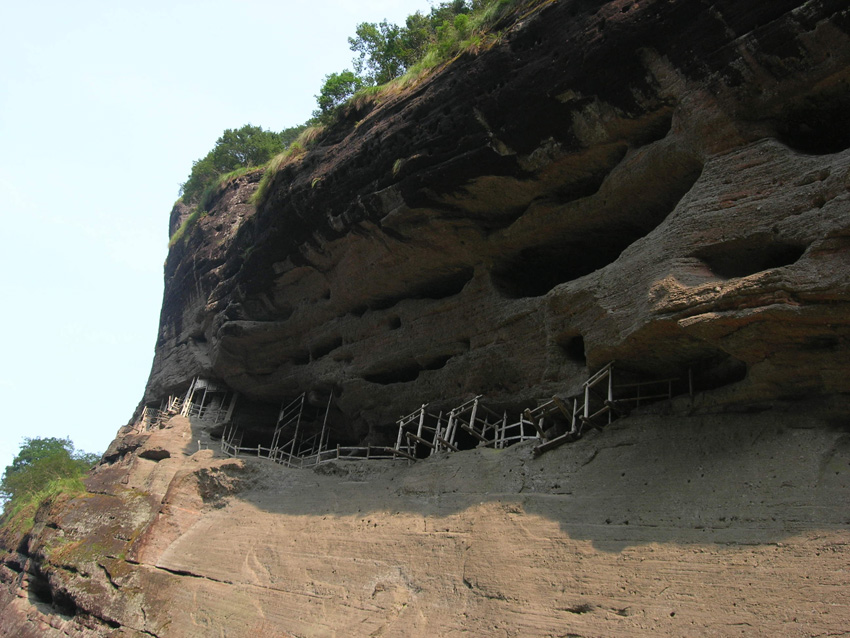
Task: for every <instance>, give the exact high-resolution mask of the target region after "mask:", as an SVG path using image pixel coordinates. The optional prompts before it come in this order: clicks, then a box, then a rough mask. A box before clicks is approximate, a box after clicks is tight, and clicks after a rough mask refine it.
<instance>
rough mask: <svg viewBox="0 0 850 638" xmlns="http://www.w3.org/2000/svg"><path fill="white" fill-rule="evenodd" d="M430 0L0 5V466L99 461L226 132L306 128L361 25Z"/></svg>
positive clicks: (150, 343)
mask: <svg viewBox="0 0 850 638" xmlns="http://www.w3.org/2000/svg"><path fill="white" fill-rule="evenodd" d="M429 8H430V5H429V2H428V0H359V1H357V2H352V1H351V0H312V1H311V2H282V1H280V0H209V1H203V2H201V1H196V0H167V1H164V0H148V1H147V2H141V3H140V2H128V1H125V0H108V1H107V0H101V1H86V0H78V1H76V2H68V1H67V0H62V1H58V0H29V1H28V2H6V3H4V4H3V5H2V9H0V60H2V61H0V237H2V246H0V276H2V297H0V303H2V312H0V335H2V351H0V471H2V468H4V467H5V466H6V465H8V464H9V463H10V462H11V460H12V458H13V457H14V455H15V453H16V452H17V450H18V447H19V445H20V443H21V441H22V439H23V437H26V436H28V437H36V436H58V437H64V436H70V437H71V439H72V440H73V441H74V443H75V444H76V445H77V447H78V448H81V449H84V450H86V451H89V452H103V451H104V450H105V449H106V447H107V445H108V444H109V442H110V441H111V440H112V439H113V437H114V436H115V433H116V431H117V430H118V428H119V427H120V426H121V425H123V424H124V423H126V422H127V420H128V419H129V418H130V416H131V415H132V412H133V409H134V408H135V406H136V404H137V403H138V401H139V400H140V399H141V396H142V391H143V389H144V384H145V381H146V380H147V376H148V372H149V371H150V365H151V361H152V359H153V347H154V342H155V339H156V331H157V325H158V320H159V309H160V303H161V297H162V265H163V262H164V260H165V256H166V252H167V242H168V237H167V235H168V215H169V212H170V210H171V207H172V204H173V203H174V200H175V199H177V196H178V189H179V185H180V183H181V182H183V181H185V180H186V177H187V176H188V174H189V171H190V169H191V167H192V162H193V161H194V160H197V159H199V158H201V157H203V156H204V155H205V154H206V153H207V152H208V151H209V150H210V149H211V148H212V147H213V145H214V144H215V141H216V139H217V138H218V136H219V135H221V133H222V131H223V130H224V129H226V128H237V127H239V126H242V125H243V124H248V123H250V124H254V125H257V126H262V127H264V128H267V129H273V130H281V129H283V128H286V127H288V126H294V125H297V124H300V123H302V122H304V121H305V120H306V119H307V118H309V117H310V114H311V112H312V110H313V109H314V108H315V98H314V96H315V94H316V93H318V91H319V88H320V87H321V84H322V80H323V78H324V76H325V75H327V74H329V73H332V72H336V71H341V70H342V69H344V68H346V67H349V68H350V66H351V57H352V52H351V51H350V50H349V48H348V42H347V37H348V36H350V35H353V33H354V29H355V26H356V25H357V24H358V23H360V22H377V21H380V20H381V19H384V18H386V19H388V20H389V21H390V22H395V23H401V22H402V21H403V20H404V18H405V16H407V15H408V14H410V13H413V12H414V11H416V10H422V11H423V12H427V11H428V10H429Z"/></svg>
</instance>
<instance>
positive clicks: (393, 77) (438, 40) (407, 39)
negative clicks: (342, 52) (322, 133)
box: [314, 0, 520, 123]
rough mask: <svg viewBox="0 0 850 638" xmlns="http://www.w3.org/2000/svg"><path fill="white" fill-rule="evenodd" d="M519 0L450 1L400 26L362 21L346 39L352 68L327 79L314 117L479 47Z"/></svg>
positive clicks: (331, 112) (330, 113)
mask: <svg viewBox="0 0 850 638" xmlns="http://www.w3.org/2000/svg"><path fill="white" fill-rule="evenodd" d="M519 2H520V0H448V1H445V2H441V3H439V4H436V5H434V6H432V7H431V11H430V13H428V14H427V15H426V14H423V13H421V12H419V11H417V12H416V13H413V14H411V15H409V16H407V19H406V20H405V22H404V25H403V26H398V25H395V24H390V23H389V22H387V21H386V20H384V21H382V22H362V23H360V24H359V25H357V28H356V29H355V35H354V37H350V38H348V43H349V46H350V48H351V50H352V51H354V52H355V53H356V54H357V55H356V56H355V57H354V60H353V65H354V73H351V72H350V71H348V70H345V71H343V72H342V73H334V74H331V75H329V76H327V77H326V78H325V84H324V86H323V87H322V91H321V92H320V94H319V95H318V96H316V99H317V100H318V102H319V109H318V110H317V111H315V112H314V116H315V117H317V118H319V119H320V120H321V121H322V122H325V123H327V122H329V121H331V120H332V119H333V115H334V114H335V113H336V111H337V109H338V107H339V106H340V105H341V104H343V103H345V102H346V101H347V100H350V99H351V97H352V96H354V97H355V99H361V98H362V97H363V96H366V95H367V93H366V91H367V89H369V88H370V87H374V86H384V85H386V84H387V83H391V84H393V85H397V86H406V85H407V84H409V83H410V82H411V80H415V79H416V78H418V77H420V76H421V75H422V74H423V73H425V72H426V71H427V70H428V69H430V68H433V67H434V66H436V65H438V64H440V63H441V62H444V61H446V60H448V59H450V58H451V57H452V56H454V55H456V54H457V53H459V52H460V51H462V50H464V49H468V48H471V47H476V46H479V45H480V44H481V42H482V41H483V39H484V35H485V33H486V32H487V30H488V28H489V27H490V25H492V24H494V23H495V22H496V21H498V19H500V18H501V17H502V16H504V15H505V13H507V11H508V10H509V9H511V8H513V7H514V6H516V5H517V4H518V3H519ZM343 80H344V81H343ZM358 80H359V81H360V83H361V85H360V86H359V87H358V86H357V81H358Z"/></svg>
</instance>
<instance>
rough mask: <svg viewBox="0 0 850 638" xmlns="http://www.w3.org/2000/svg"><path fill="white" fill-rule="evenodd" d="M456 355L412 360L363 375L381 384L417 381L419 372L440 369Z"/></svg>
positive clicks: (365, 379)
mask: <svg viewBox="0 0 850 638" xmlns="http://www.w3.org/2000/svg"><path fill="white" fill-rule="evenodd" d="M453 357H454V355H452V354H448V355H442V356H439V357H434V358H433V359H431V360H429V361H427V362H426V363H424V364H420V363H417V362H415V361H411V362H409V363H405V364H402V365H397V366H395V367H392V368H390V369H388V370H381V371H376V372H372V373H370V374H365V375H363V379H364V381H368V382H369V383H377V384H379V385H392V384H394V383H407V382H409V381H415V380H416V379H418V378H419V374H420V373H421V372H424V371H425V370H439V369H440V368H443V367H445V365H446V364H447V363H448V362H449V360H450V359H452V358H453Z"/></svg>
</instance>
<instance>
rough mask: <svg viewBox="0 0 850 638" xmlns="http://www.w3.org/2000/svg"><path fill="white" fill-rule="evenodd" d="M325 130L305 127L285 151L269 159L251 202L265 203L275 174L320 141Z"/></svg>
mask: <svg viewBox="0 0 850 638" xmlns="http://www.w3.org/2000/svg"><path fill="white" fill-rule="evenodd" d="M324 131H325V127H324V126H310V127H308V128H306V129H304V130H303V131H302V132H301V133H300V134H299V135H298V138H297V139H296V140H295V141H294V142H292V144H290V145H289V147H288V148H287V149H286V150H285V151H283V152H282V153H278V154H277V155H275V156H274V157H273V158H272V159H271V160H269V162H268V163H267V164H266V165H265V166H264V170H265V172H264V173H263V178H262V179H261V180H260V183H259V185H258V186H257V190H256V191H254V194H253V195H252V196H251V203H252V204H254V206H257V207H259V206H261V205H262V204H263V203H265V201H266V197H267V196H268V190H269V185H270V184H271V182H272V180H273V179H274V176H275V175H276V174H277V173H278V172H279V171H280V170H281V169H282V168H283V167H284V166H288V165H289V164H291V163H292V162H294V161H296V160H297V159H298V158H300V157H302V156H303V155H305V154H306V153H307V149H308V148H310V147H311V146H313V145H315V144H316V143H317V142H318V140H319V138H320V137H321V136H322V133H324Z"/></svg>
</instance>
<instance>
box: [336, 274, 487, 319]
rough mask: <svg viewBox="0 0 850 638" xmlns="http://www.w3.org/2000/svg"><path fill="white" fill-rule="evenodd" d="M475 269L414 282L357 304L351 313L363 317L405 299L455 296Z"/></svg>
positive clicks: (470, 277) (467, 281)
mask: <svg viewBox="0 0 850 638" xmlns="http://www.w3.org/2000/svg"><path fill="white" fill-rule="evenodd" d="M474 274H475V271H474V269H473V268H471V267H465V268H460V269H459V270H456V271H454V272H449V273H442V274H439V275H436V276H434V277H431V278H428V279H427V280H425V281H421V282H416V283H412V284H411V285H410V287H409V289H408V290H406V291H404V292H402V293H399V294H394V295H387V296H385V297H378V298H375V299H372V300H371V301H370V302H369V303H367V304H364V305H361V306H357V307H356V308H353V309H352V310H351V311H350V312H351V314H353V315H355V316H357V317H362V316H363V315H364V314H365V313H366V311H367V310H385V309H387V308H392V307H393V306H395V305H396V304H397V303H399V302H401V301H404V300H405V299H432V300H436V299H445V298H447V297H454V296H455V295H457V294H458V293H460V291H461V290H463V288H464V286H466V284H467V283H469V281H470V280H471V279H472V277H473V275H474Z"/></svg>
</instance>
